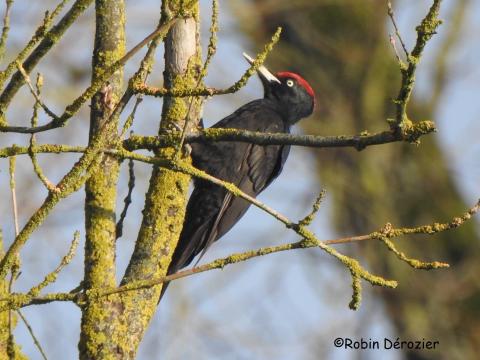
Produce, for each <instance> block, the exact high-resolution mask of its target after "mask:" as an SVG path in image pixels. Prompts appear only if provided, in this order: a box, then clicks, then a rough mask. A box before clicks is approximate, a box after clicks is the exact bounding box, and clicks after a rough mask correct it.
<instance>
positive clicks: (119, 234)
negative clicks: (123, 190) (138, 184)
mask: <svg viewBox="0 0 480 360" xmlns="http://www.w3.org/2000/svg"><path fill="white" fill-rule="evenodd" d="M134 187H135V171H134V162H133V160H132V159H130V160H129V161H128V192H127V195H126V196H125V199H124V200H123V202H124V203H125V206H124V207H123V210H122V213H121V214H120V219H119V220H118V222H117V226H116V235H117V239H118V238H120V237H122V235H123V222H124V221H125V218H126V217H127V211H128V207H129V206H130V204H131V203H132V192H133V188H134Z"/></svg>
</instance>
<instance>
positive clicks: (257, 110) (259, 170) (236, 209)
mask: <svg viewBox="0 0 480 360" xmlns="http://www.w3.org/2000/svg"><path fill="white" fill-rule="evenodd" d="M243 56H244V57H245V58H246V60H247V61H248V62H249V63H250V64H253V62H254V59H253V58H251V57H250V56H249V55H248V54H246V53H244V54H243ZM257 74H258V76H259V78H260V80H261V82H262V85H263V90H264V96H263V98H261V99H258V100H253V101H251V102H249V103H247V104H245V105H243V106H241V107H240V108H239V109H238V110H236V111H235V112H234V113H232V114H231V115H229V116H227V117H225V118H224V119H222V120H220V121H219V122H218V123H216V124H215V125H213V126H212V127H213V128H217V129H223V128H234V129H242V130H250V131H258V132H264V133H287V134H289V133H290V128H291V127H292V125H294V124H295V123H297V122H298V121H299V120H301V119H303V118H305V117H308V116H309V115H311V114H312V112H313V109H314V107H315V93H314V91H313V89H312V87H311V86H310V84H309V83H308V82H307V81H306V80H305V79H304V78H303V77H301V76H300V75H298V74H296V73H293V72H288V71H283V72H277V73H276V74H273V73H271V72H270V71H269V70H268V69H267V68H266V67H265V66H263V65H262V66H260V67H259V68H258V69H257ZM190 146H191V157H192V164H193V165H194V166H195V167H196V168H198V169H200V170H203V171H205V172H206V173H208V174H210V175H212V176H214V177H216V178H219V179H221V180H223V181H227V182H230V183H233V184H235V185H236V186H237V187H238V188H239V189H240V190H242V191H243V192H245V193H246V194H248V195H250V196H253V197H256V196H257V195H258V194H260V193H261V192H262V191H263V190H265V189H266V188H267V187H268V186H269V185H270V184H271V183H272V181H273V180H274V179H275V178H277V177H278V175H280V173H281V172H282V169H283V165H284V164H285V161H286V160H287V157H288V154H289V152H290V146H289V145H256V144H250V143H246V142H227V141H218V142H210V143H201V142H196V143H192V144H190ZM249 207H250V203H249V202H248V201H246V200H244V199H242V198H240V197H236V196H234V195H233V194H232V193H231V192H229V191H228V190H226V189H225V188H223V187H220V186H219V185H215V184H213V183H211V182H209V181H206V180H203V179H198V178H197V179H194V190H193V192H192V194H191V195H190V198H189V200H188V203H187V207H186V212H185V219H184V225H183V229H182V232H181V234H180V237H179V241H178V243H177V246H176V248H175V250H174V252H173V255H172V260H171V263H170V265H169V268H168V271H167V275H170V274H174V273H176V272H177V271H179V270H180V269H182V268H184V267H186V266H188V265H189V264H190V263H191V262H192V261H193V259H194V258H195V257H196V256H197V255H198V254H200V253H201V256H200V257H202V256H203V255H204V254H205V252H206V251H207V250H208V249H209V247H210V245H212V244H213V243H214V242H215V241H217V240H218V239H220V238H221V237H222V236H223V235H225V234H226V233H227V232H228V231H229V230H230V229H231V228H232V227H233V226H234V225H235V224H236V223H237V222H238V221H239V220H240V218H241V217H242V216H243V215H244V214H245V213H246V211H247V210H248V208H249ZM167 286H168V283H164V285H163V288H162V292H161V296H160V299H161V298H162V296H163V294H164V293H165V290H166V289H167Z"/></svg>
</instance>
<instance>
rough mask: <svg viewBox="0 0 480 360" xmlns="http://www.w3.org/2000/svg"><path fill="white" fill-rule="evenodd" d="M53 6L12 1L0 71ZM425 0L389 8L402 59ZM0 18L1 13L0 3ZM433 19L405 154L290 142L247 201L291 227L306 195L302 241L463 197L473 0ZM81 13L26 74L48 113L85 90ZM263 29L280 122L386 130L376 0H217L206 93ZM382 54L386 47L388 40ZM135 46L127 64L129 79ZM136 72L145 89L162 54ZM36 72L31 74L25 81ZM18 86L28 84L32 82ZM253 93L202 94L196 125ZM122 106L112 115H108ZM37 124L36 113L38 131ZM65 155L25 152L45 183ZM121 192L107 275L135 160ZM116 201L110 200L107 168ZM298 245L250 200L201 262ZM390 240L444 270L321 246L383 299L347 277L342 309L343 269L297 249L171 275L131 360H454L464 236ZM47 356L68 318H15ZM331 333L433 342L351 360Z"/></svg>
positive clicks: (145, 7) (72, 276) (25, 98)
mask: <svg viewBox="0 0 480 360" xmlns="http://www.w3.org/2000/svg"><path fill="white" fill-rule="evenodd" d="M55 4H56V3H55V1H50V0H44V1H42V2H22V1H17V2H15V3H14V5H13V8H12V14H11V32H10V38H9V40H8V42H7V49H8V50H7V54H6V57H5V59H4V60H3V63H2V67H4V66H5V65H6V64H7V63H8V61H9V60H10V59H12V58H13V57H14V56H15V54H16V53H17V52H18V50H19V49H21V48H22V47H23V45H24V43H25V42H26V41H27V40H28V39H29V38H30V37H31V35H32V34H33V32H34V31H35V29H36V27H37V26H38V25H39V24H40V22H41V19H42V17H43V13H44V11H45V10H46V9H53V7H54V6H55ZM430 5H431V1H425V0H422V1H418V0H398V1H396V2H395V3H394V9H395V12H396V15H397V22H398V24H399V27H400V29H401V32H402V35H403V38H404V40H405V42H406V44H407V47H408V48H409V49H411V48H412V46H413V44H414V42H415V36H416V33H415V31H414V29H415V26H416V25H417V24H418V23H419V21H420V19H421V18H422V17H423V16H424V15H425V14H426V12H427V10H428V7H429V6H430ZM159 6H160V5H159V2H158V1H154V0H138V1H135V2H128V1H127V40H128V46H127V48H131V47H132V46H134V45H135V44H136V43H137V42H139V41H140V40H142V39H143V38H144V37H145V36H146V35H147V34H148V33H150V32H151V31H152V29H154V28H155V26H156V24H157V22H158V9H159ZM210 6H211V4H210V1H203V0H202V1H201V7H202V30H203V31H202V42H203V45H204V49H205V45H206V44H207V41H208V35H209V34H208V28H209V21H210V15H211V8H210ZM0 10H1V14H2V15H3V13H4V11H5V5H4V3H2V4H1V7H0ZM441 18H442V19H443V20H444V21H445V22H444V25H442V26H441V27H440V29H439V31H438V35H436V36H435V37H434V38H433V40H432V41H431V42H430V43H429V44H428V45H427V48H426V51H425V56H424V58H423V59H422V63H421V64H420V67H419V69H418V72H417V74H418V75H417V87H416V90H415V92H414V99H413V100H412V103H411V105H410V111H409V115H410V117H411V118H412V119H414V120H425V119H433V120H435V121H436V124H437V127H438V133H436V134H434V135H430V136H428V137H424V138H422V143H421V145H420V146H415V145H409V144H403V143H395V144H389V145H382V146H377V147H371V148H367V149H365V150H364V151H362V152H357V151H355V150H353V149H321V150H312V149H305V148H294V149H293V151H292V153H291V155H290V158H289V160H288V162H287V164H286V167H285V170H284V172H283V174H282V176H281V177H280V178H279V179H277V181H276V182H275V183H274V184H273V185H272V186H271V187H270V188H269V189H268V190H267V191H266V192H265V193H263V194H262V195H261V196H260V199H261V200H262V201H264V202H266V203H267V204H269V205H271V206H272V207H274V208H275V209H277V210H279V211H280V212H281V213H283V214H285V215H287V216H288V217H289V218H291V219H299V218H302V217H303V216H305V215H306V214H307V213H308V212H309V211H310V209H311V204H312V202H313V200H314V198H315V196H316V195H317V194H318V193H319V191H320V190H321V189H322V188H325V189H326V191H327V198H326V200H325V202H324V204H323V205H322V208H321V210H320V213H319V214H318V216H317V219H316V220H315V222H314V223H313V224H312V228H313V230H314V231H315V233H316V234H317V235H318V237H319V238H320V239H329V238H333V237H338V236H344V235H355V234H364V233H368V232H371V231H372V230H375V229H378V228H379V227H381V226H382V225H383V224H385V223H386V222H391V223H393V224H394V225H397V226H416V225H421V224H424V223H431V222H434V221H449V220H450V219H451V218H452V217H453V216H457V215H459V214H460V213H462V212H463V211H464V210H465V209H466V208H468V207H470V206H471V205H473V204H474V203H475V202H476V200H477V198H478V197H479V194H480V191H479V186H478V184H479V183H480V170H479V169H480V167H479V166H478V165H479V160H478V159H479V155H480V143H479V142H478V140H477V139H478V136H479V135H478V134H479V132H480V125H479V123H478V120H477V118H476V116H477V114H478V113H479V110H480V103H479V101H478V99H479V94H480V93H479V89H478V84H479V82H480V71H479V68H478V65H477V63H478V58H479V56H480V39H479V37H478V35H477V34H479V33H480V21H479V20H480V3H479V2H478V1H473V0H444V1H443V2H442V9H441ZM93 20H94V17H93V11H92V9H90V10H89V11H87V12H86V13H85V14H84V15H83V16H82V17H81V18H80V19H79V21H78V22H77V24H75V25H74V26H73V27H72V28H70V29H69V30H68V32H67V33H66V35H65V37H64V38H63V39H62V40H61V42H60V43H59V45H58V46H57V47H56V48H54V50H53V51H52V52H51V53H50V54H49V56H48V57H46V58H45V59H44V61H43V62H42V63H41V64H40V65H39V66H38V67H37V68H36V71H39V72H41V73H42V74H43V76H44V78H45V84H44V90H43V94H42V98H43V99H44V101H45V102H46V103H47V104H48V106H49V107H51V108H52V109H54V110H55V111H57V112H60V111H61V110H63V108H64V107H65V105H67V104H68V103H69V102H71V101H72V100H73V99H74V98H75V97H76V96H78V94H80V93H81V92H82V90H83V89H84V88H85V87H86V86H88V83H89V80H90V60H91V51H92V48H93V32H94V22H93ZM277 26H282V27H283V34H282V38H281V41H280V43H279V44H278V45H277V47H276V48H275V50H274V51H273V53H272V54H271V55H270V57H269V58H268V60H267V66H268V67H269V68H270V69H271V70H273V71H280V70H290V71H294V72H297V73H299V74H301V75H303V76H304V77H305V78H306V79H308V81H309V82H310V84H311V85H312V87H313V88H314V90H315V92H316V94H317V107H316V111H315V113H314V115H313V116H312V117H310V118H309V119H307V120H304V121H303V122H301V124H300V125H299V126H298V127H297V128H296V129H295V132H297V133H308V134H319V135H343V134H347V135H348V134H356V133H359V132H361V131H363V130H368V131H370V132H375V131H381V130H384V129H385V128H387V123H386V119H387V118H388V117H392V116H393V114H394V109H393V104H392V101H391V99H392V98H394V97H395V96H396V95H397V92H398V89H399V83H400V76H399V69H398V65H397V63H396V59H395V54H394V52H393V50H392V47H391V45H390V43H389V40H388V34H389V33H390V32H392V26H391V23H390V21H389V19H388V16H387V11H386V3H385V1H383V0H362V1H358V0H337V1H335V0H297V1H295V2H292V1H287V0H275V1H273V0H251V1H242V2H240V1H234V0H230V1H221V2H220V31H219V33H218V35H219V42H218V52H217V55H216V56H215V58H214V61H213V63H212V65H211V67H210V71H209V75H208V77H207V79H206V83H207V85H209V86H214V87H219V88H221V87H226V86H229V85H231V84H232V83H233V82H234V81H235V80H237V79H238V78H239V77H240V76H241V74H242V73H243V71H244V70H245V69H246V68H247V64H246V63H245V61H244V60H243V59H242V57H241V53H242V51H245V50H246V51H248V52H249V53H255V52H257V51H259V50H260V49H262V46H263V44H264V43H265V42H266V41H267V39H268V38H269V37H270V36H271V34H272V33H273V32H274V30H275V28H276V27H277ZM399 49H400V47H399ZM141 56H142V55H141V54H140V55H138V56H136V57H135V58H134V59H133V60H132V61H130V62H129V63H128V66H127V73H126V76H129V75H130V74H132V73H133V71H135V69H136V67H137V66H138V63H139V60H140V59H141ZM157 59H158V63H157V65H156V67H155V71H154V73H153V74H152V76H151V77H150V79H149V83H150V84H151V85H154V86H160V85H161V84H162V76H161V75H162V59H163V53H162V50H160V51H159V52H158V56H157ZM35 73H36V72H35ZM32 78H33V76H32ZM261 96H262V89H261V84H260V82H259V81H258V79H256V78H255V79H252V80H250V82H249V83H248V85H247V86H246V87H245V88H243V89H242V90H241V91H240V92H238V93H236V94H233V95H227V96H222V97H215V98H213V99H210V100H208V102H206V106H205V110H204V119H205V122H206V124H207V125H211V124H213V123H215V122H216V121H218V120H220V119H221V118H222V117H224V116H226V115H228V114H230V113H231V112H233V111H234V110H235V109H236V108H238V107H239V106H240V105H242V104H244V103H246V102H247V101H249V100H252V99H255V98H258V97H261ZM32 104H33V99H32V98H31V95H30V93H29V92H28V90H27V89H26V87H24V89H23V90H22V91H21V92H20V93H19V95H18V96H17V98H16V100H15V102H14V103H13V104H12V106H11V107H10V109H9V112H8V114H7V116H8V119H9V121H10V123H11V124H15V125H28V124H29V121H30V117H31V109H32ZM160 111H161V100H158V99H151V98H145V100H144V101H143V102H142V104H141V106H140V108H139V111H138V112H137V115H136V123H135V125H134V128H133V130H134V131H135V132H136V133H138V134H147V135H153V134H156V132H157V128H158V120H159V118H160ZM88 113H89V111H88V107H87V106H85V107H84V108H83V111H82V112H81V113H80V114H79V115H78V116H76V117H75V118H74V119H72V120H71V121H70V122H69V124H68V126H67V127H65V128H62V129H60V130H56V131H54V132H52V133H41V134H39V135H38V136H37V141H38V143H65V144H75V145H84V144H86V143H87V138H88ZM128 113H129V109H127V110H126V111H125V113H124V117H126V115H127V114H128ZM47 120H48V119H47V118H46V117H45V116H44V115H43V114H42V117H41V118H40V121H44V122H46V121H47ZM28 140H29V139H28V137H27V136H16V135H11V134H9V135H1V134H0V147H4V146H7V145H11V144H13V143H15V144H23V145H26V144H28ZM77 158H78V155H40V156H39V161H40V164H41V165H42V166H43V168H44V171H45V174H46V175H47V176H48V177H49V179H51V180H52V181H54V182H56V181H58V180H59V179H60V178H61V177H62V176H63V175H64V173H65V172H66V171H67V169H69V167H70V166H71V165H72V164H73V162H74V161H75V160H76V159H77ZM135 171H136V179H137V181H136V187H135V190H134V197H133V204H132V206H131V207H130V209H129V213H128V218H127V222H126V224H125V229H124V230H125V231H124V235H123V237H122V238H121V239H120V240H119V242H118V266H119V267H118V270H119V274H118V276H119V278H121V276H122V275H123V271H124V269H125V266H126V264H127V262H128V259H129V256H130V254H131V251H132V249H133V246H134V241H135V239H136V232H137V230H138V227H139V225H140V221H141V213H140V212H141V209H142V206H143V201H144V194H145V191H146V186H147V182H148V178H149V174H150V167H148V166H145V165H142V164H136V166H135ZM122 175H123V177H122V180H121V182H120V185H119V186H120V187H119V201H118V203H119V207H120V210H119V211H121V207H122V206H123V201H122V200H123V197H124V196H125V194H126V190H127V176H126V175H127V168H126V166H125V164H124V165H123V170H122ZM16 178H17V197H18V204H19V212H20V225H21V226H22V224H24V223H25V221H26V220H27V219H28V218H29V216H30V215H31V214H32V212H33V211H34V210H35V209H36V208H37V207H38V206H39V205H40V204H41V202H42V201H43V199H44V198H45V196H46V191H45V189H44V188H43V187H42V185H41V184H40V183H39V181H38V179H37V178H36V176H35V175H34V174H33V172H32V165H31V163H30V160H29V158H28V157H21V158H20V157H19V158H18V159H17V173H16ZM0 189H2V194H4V196H2V200H1V201H0V227H1V228H2V229H3V233H4V242H5V243H6V245H7V246H8V245H9V244H10V243H11V241H12V239H13V237H14V229H13V217H12V212H11V201H10V197H9V190H8V160H6V159H0ZM83 197H84V193H83V191H79V192H78V193H76V194H74V195H72V196H71V197H69V198H68V199H67V200H66V201H64V202H62V203H60V205H59V206H57V208H56V209H55V210H54V211H53V213H52V215H50V217H49V218H48V219H47V221H46V223H45V225H44V226H43V227H42V228H41V229H39V230H37V231H36V232H35V233H34V235H33V237H32V239H31V241H30V242H29V244H28V246H26V247H25V249H24V250H23V251H22V253H21V260H22V266H23V267H22V274H21V276H20V278H19V280H18V281H17V283H16V285H15V291H25V290H28V289H29V288H30V287H31V286H32V285H34V284H37V283H38V282H39V281H40V280H42V279H43V276H44V275H45V274H47V273H48V272H50V271H52V270H53V269H54V268H55V267H56V266H57V264H58V263H59V261H60V259H61V257H62V256H63V255H64V254H65V253H66V252H67V249H68V246H69V244H70V241H71V238H72V237H73V232H74V231H75V230H77V229H78V230H80V231H81V233H82V236H84V230H83V202H82V200H83ZM295 240H298V239H297V237H296V236H295V235H294V234H293V233H292V232H289V231H288V230H286V229H285V228H284V227H283V226H281V225H280V224H279V223H277V222H276V221H274V220H272V219H271V218H270V217H269V216H267V215H265V214H264V213H262V212H261V211H259V210H257V209H254V208H252V209H251V210H249V212H248V213H247V215H246V216H245V217H244V218H243V219H242V221H241V222H240V223H239V224H238V225H237V226H236V227H235V229H234V230H233V231H231V232H230V233H229V234H228V235H227V236H225V237H224V238H223V239H222V241H220V242H219V243H217V244H216V245H215V246H213V247H212V248H211V249H210V250H209V252H208V253H207V255H206V256H205V257H204V259H202V262H204V263H206V262H208V261H209V260H212V259H215V258H217V257H220V256H224V255H228V254H230V253H232V252H238V251H242V250H248V249H253V248H257V247H260V246H269V245H275V244H279V243H284V242H288V241H295ZM397 244H398V247H399V248H400V249H401V250H403V251H405V252H406V253H407V254H409V255H410V256H413V257H417V258H421V259H425V260H439V261H446V262H449V263H450V264H451V265H452V267H451V268H450V269H448V270H437V271H431V272H421V271H418V270H417V271H414V270H412V269H410V268H409V267H408V266H407V265H406V264H404V263H402V262H400V261H398V260H397V258H395V257H394V256H392V255H391V254H390V253H389V252H388V250H386V249H385V248H384V247H383V246H382V245H380V244H378V243H375V242H364V243H359V244H349V245H345V246H339V247H338V248H339V250H340V251H342V252H344V253H346V254H348V255H350V256H354V257H356V258H358V259H359V260H360V261H361V263H362V264H363V265H364V266H365V267H366V268H368V269H369V270H371V271H373V272H374V273H377V274H381V275H383V276H385V277H387V278H391V279H397V280H398V281H399V286H398V288H397V289H395V290H391V289H383V288H372V287H371V286H369V285H368V284H364V295H363V301H362V305H361V308H360V309H359V310H358V311H356V312H353V311H351V310H349V309H348V302H349V301H350V296H351V287H350V281H351V280H350V275H349V273H348V272H347V271H345V269H344V268H343V267H342V266H339V264H338V263H337V262H336V261H334V260H333V259H332V258H331V257H330V256H327V255H326V254H324V253H323V252H322V251H320V250H315V249H310V250H297V251H290V252H286V253H282V254H274V255H270V256H267V257H263V258H257V259H253V260H251V261H248V262H245V263H241V264H237V265H233V266H229V267H227V268H225V269H224V270H223V271H219V270H216V271H210V272H207V273H204V274H200V275H196V276H192V277H189V278H186V279H182V280H178V281H176V282H175V283H172V285H171V286H170V289H169V291H168V292H167V295H166V297H165V299H164V301H163V302H162V305H161V306H160V307H159V309H158V311H157V314H156V316H155V318H154V319H153V321H152V323H151V327H150V329H149V331H148V332H147V335H146V337H145V339H144V341H143V343H142V344H141V347H140V349H139V354H138V358H139V359H192V358H194V359H267V358H268V359H270V358H272V359H306V360H307V359H376V358H382V359H439V358H444V359H469V358H475V355H476V354H477V353H478V352H479V351H480V282H479V281H478V273H479V270H480V269H479V268H480V265H479V261H478V257H479V255H480V242H479V222H478V220H475V221H473V222H471V223H468V224H466V225H464V226H462V227H461V228H460V229H457V230H455V231H451V232H447V233H443V234H440V235H435V236H433V237H426V236H417V237H409V238H402V239H399V240H398V241H397ZM82 246H83V242H82V243H81V246H80V248H79V251H78V254H77V255H76V257H75V259H74V260H73V262H72V263H71V264H70V265H69V266H68V267H67V268H66V269H65V270H64V271H63V272H62V273H61V275H60V277H59V279H58V281H57V282H56V283H55V284H53V285H51V286H49V287H48V289H47V290H46V291H49V292H53V291H67V290H70V289H72V288H74V287H75V286H77V285H78V283H79V282H80V281H81V278H82V275H83V269H82V265H83V258H82V251H81V249H82ZM23 313H24V314H25V316H26V317H27V319H28V320H29V321H30V322H31V325H32V327H33V329H34V331H35V333H36V335H37V337H38V338H39V341H40V343H41V344H42V345H43V347H44V349H45V351H46V353H47V355H49V358H51V359H74V358H76V357H77V348H76V346H77V342H78V337H79V320H80V311H79V310H78V309H77V308H76V307H75V306H74V305H71V304H61V303H53V304H49V305H43V306H36V307H29V308H26V309H24V310H23ZM15 335H16V338H17V341H18V342H19V343H20V344H21V346H22V348H23V351H24V353H25V354H27V355H28V356H29V357H30V358H32V359H37V358H40V356H39V353H38V352H37V350H36V349H35V347H34V345H33V342H32V340H31V338H30V337H29V335H28V333H27V331H26V329H25V326H24V325H23V324H21V323H19V325H18V327H17V328H16V330H15ZM337 337H344V338H345V337H348V338H351V339H353V340H360V339H361V338H363V339H365V340H368V339H372V340H380V341H382V339H383V338H384V337H388V338H391V339H392V340H393V341H395V339H396V338H397V337H399V338H400V339H401V340H422V339H426V340H432V341H439V343H440V345H439V347H438V350H436V351H432V350H424V351H410V352H409V351H400V350H384V351H382V350H371V351H354V350H344V349H335V347H334V346H333V340H334V339H335V338H337Z"/></svg>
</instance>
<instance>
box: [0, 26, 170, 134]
mask: <svg viewBox="0 0 480 360" xmlns="http://www.w3.org/2000/svg"><path fill="white" fill-rule="evenodd" d="M175 21H177V17H175V18H173V19H171V20H169V21H167V22H166V23H164V24H162V25H161V26H159V27H158V28H157V29H156V30H155V31H154V32H152V33H151V34H150V35H148V36H147V37H146V38H145V39H143V40H142V41H141V42H140V43H138V44H137V45H136V46H134V47H133V48H132V49H131V50H130V51H129V52H128V53H126V54H125V55H124V56H123V57H122V58H121V59H120V60H118V61H116V62H115V63H114V64H113V65H111V66H110V67H109V68H108V69H106V70H105V72H104V73H103V74H102V76H100V77H99V78H98V79H97V80H96V81H94V82H92V84H90V86H89V87H88V88H87V89H85V91H84V92H83V93H82V94H81V95H80V96H78V97H77V98H76V99H75V100H74V101H73V102H72V103H71V104H70V105H68V106H67V107H66V108H65V110H64V112H63V114H62V115H60V116H57V118H54V119H53V120H52V121H50V122H49V123H47V124H45V125H42V126H37V127H23V126H0V132H12V133H20V134H32V133H38V132H43V131H48V130H51V129H56V128H58V127H62V126H65V124H66V123H67V122H68V120H69V119H70V118H71V117H72V116H74V115H75V114H76V113H77V112H78V110H80V108H81V107H82V105H83V104H84V103H85V102H86V101H87V100H89V99H90V98H91V97H92V96H93V95H94V94H96V93H97V92H98V91H99V90H100V89H101V87H102V86H103V84H104V83H105V82H106V81H107V80H108V79H109V78H110V77H111V76H112V75H113V74H114V73H115V72H116V71H117V70H118V69H120V68H121V67H122V66H123V65H125V63H126V62H127V61H128V60H130V58H132V57H133V55H135V54H136V53H137V52H138V51H139V50H140V49H141V48H142V47H143V46H144V45H145V44H147V43H148V42H150V41H151V40H152V39H155V38H157V37H159V36H162V37H163V36H165V35H166V34H167V32H168V30H169V29H170V27H171V26H172V25H173V23H174V22H175ZM0 105H1V104H0Z"/></svg>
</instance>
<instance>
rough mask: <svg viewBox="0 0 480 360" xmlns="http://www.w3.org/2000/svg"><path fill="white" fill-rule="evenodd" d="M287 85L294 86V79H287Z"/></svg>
mask: <svg viewBox="0 0 480 360" xmlns="http://www.w3.org/2000/svg"><path fill="white" fill-rule="evenodd" d="M287 86H288V87H292V86H293V80H290V79H288V80H287Z"/></svg>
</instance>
